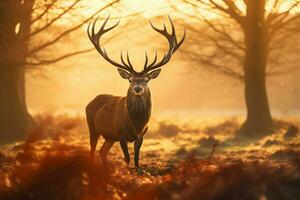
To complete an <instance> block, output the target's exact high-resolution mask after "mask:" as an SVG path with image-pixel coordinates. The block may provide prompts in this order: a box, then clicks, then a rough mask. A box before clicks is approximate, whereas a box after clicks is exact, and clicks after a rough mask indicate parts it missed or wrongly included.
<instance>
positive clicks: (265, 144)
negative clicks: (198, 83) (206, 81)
mask: <svg viewBox="0 0 300 200" xmlns="http://www.w3.org/2000/svg"><path fill="white" fill-rule="evenodd" d="M36 121H37V124H36V127H35V128H34V129H33V130H32V132H31V134H30V136H29V137H28V140H26V141H25V142H23V143H16V144H12V145H9V146H6V147H2V148H1V152H0V199H7V200H10V199H20V200H21V199H22V200H27V199H38V200H39V199H41V200H42V199H43V200H47V199H49V200H50V199H51V200H52V199H63V200H77V199H78V200H93V199H139V200H143V199H163V200H165V199H178V200H179V199H201V200H202V199H203V200H206V199H207V200H217V199H232V200H235V199H237V200H240V199H246V200H247V199H249V200H250V199H251V200H252V199H275V200H276V199H278V200H279V199H280V200H282V199H298V198H299V196H300V190H299V187H300V136H299V134H295V133H294V134H289V137H287V136H286V134H287V133H286V132H287V130H289V128H290V127H291V124H293V125H294V126H295V127H297V126H299V123H298V121H292V122H289V121H285V122H282V121H278V122H277V125H278V128H277V130H276V132H275V133H274V134H273V135H271V136H268V137H266V138H262V139H261V140H258V141H255V142H254V143H249V144H247V145H245V144H238V142H237V141H234V140H233V138H234V131H235V130H236V128H237V127H238V126H239V123H238V121H237V120H236V119H229V120H225V121H223V122H220V123H218V124H216V125H215V126H206V127H204V128H201V129H198V130H195V127H189V126H188V125H187V124H185V125H177V124H174V123H172V122H168V121H164V122H157V124H156V125H155V126H156V127H157V129H154V130H152V131H150V133H149V136H148V138H146V139H145V143H144V144H143V147H142V152H141V158H140V160H141V161H140V162H141V165H142V168H143V170H139V171H137V170H136V169H134V168H133V166H132V164H131V165H130V166H126V164H125V163H124V161H123V155H122V153H121V151H120V148H119V145H118V144H116V145H115V146H114V147H113V149H112V151H111V152H110V153H109V156H108V159H109V166H108V167H107V168H105V167H103V166H102V165H101V163H100V161H99V159H98V158H97V160H96V161H97V162H96V164H95V165H94V166H90V165H89V162H88V137H87V129H86V126H85V121H84V119H82V118H80V117H75V118H70V117H68V116H60V117H52V116H51V115H47V116H37V117H36ZM202 125H203V124H202ZM233 141H234V142H233ZM130 151H131V152H132V148H130Z"/></svg>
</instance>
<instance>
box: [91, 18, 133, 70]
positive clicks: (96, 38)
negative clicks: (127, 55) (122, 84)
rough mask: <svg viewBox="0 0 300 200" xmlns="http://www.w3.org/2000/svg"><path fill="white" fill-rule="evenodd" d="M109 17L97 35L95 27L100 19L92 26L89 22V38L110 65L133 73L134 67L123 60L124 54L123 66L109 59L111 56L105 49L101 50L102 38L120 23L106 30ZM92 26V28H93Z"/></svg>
mask: <svg viewBox="0 0 300 200" xmlns="http://www.w3.org/2000/svg"><path fill="white" fill-rule="evenodd" d="M109 17H110V16H109V15H108V17H107V18H106V19H105V21H104V23H103V24H102V26H101V28H100V29H99V31H98V32H97V33H95V26H96V22H97V20H98V19H99V18H98V17H97V18H96V19H95V20H94V22H93V24H92V21H90V22H89V24H88V28H87V33H88V37H89V39H90V40H91V42H92V43H93V45H94V47H95V48H96V50H97V51H98V52H99V54H100V55H101V56H102V57H103V58H104V59H105V60H106V61H108V62H109V63H110V64H112V65H114V66H116V67H118V68H121V69H124V70H126V71H129V72H132V71H134V70H133V67H132V65H131V63H129V65H127V64H126V63H125V62H124V60H123V57H122V53H121V61H122V64H120V63H117V62H116V61H113V60H111V59H110V58H109V56H108V55H107V52H106V50H105V49H104V48H103V49H102V48H101V45H100V38H101V36H102V35H103V34H104V33H106V32H108V31H110V30H111V29H113V28H115V27H116V26H118V25H119V23H120V21H118V22H117V23H116V24H115V25H113V26H111V27H109V28H107V29H105V26H106V24H107V22H108V20H109ZM91 24H92V27H91Z"/></svg>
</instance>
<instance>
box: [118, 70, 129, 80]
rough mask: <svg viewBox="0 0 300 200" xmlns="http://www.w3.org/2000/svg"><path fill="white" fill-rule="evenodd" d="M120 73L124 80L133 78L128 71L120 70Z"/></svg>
mask: <svg viewBox="0 0 300 200" xmlns="http://www.w3.org/2000/svg"><path fill="white" fill-rule="evenodd" d="M118 72H119V74H120V76H121V77H122V78H124V79H129V78H130V77H131V74H129V73H128V72H127V71H125V70H123V69H120V68H118Z"/></svg>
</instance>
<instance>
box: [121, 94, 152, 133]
mask: <svg viewBox="0 0 300 200" xmlns="http://www.w3.org/2000/svg"><path fill="white" fill-rule="evenodd" d="M126 107H127V112H128V117H129V120H130V124H131V126H133V127H132V128H133V129H134V130H135V131H136V134H139V133H141V132H142V131H143V130H144V128H145V126H146V125H147V123H148V121H149V119H150V116H151V94H150V92H149V93H148V94H147V95H143V96H135V95H133V94H131V93H128V94H127V96H126Z"/></svg>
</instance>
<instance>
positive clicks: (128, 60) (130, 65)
mask: <svg viewBox="0 0 300 200" xmlns="http://www.w3.org/2000/svg"><path fill="white" fill-rule="evenodd" d="M127 62H128V65H129V67H130V68H131V69H133V66H132V64H131V62H130V59H129V53H128V51H127Z"/></svg>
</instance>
